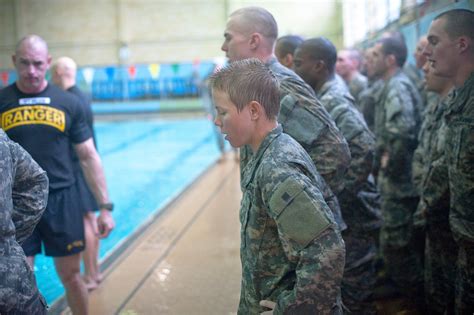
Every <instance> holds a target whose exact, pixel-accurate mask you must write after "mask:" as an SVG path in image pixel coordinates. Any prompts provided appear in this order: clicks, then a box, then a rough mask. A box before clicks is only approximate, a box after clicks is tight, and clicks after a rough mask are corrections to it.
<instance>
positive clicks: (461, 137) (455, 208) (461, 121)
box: [445, 72, 474, 242]
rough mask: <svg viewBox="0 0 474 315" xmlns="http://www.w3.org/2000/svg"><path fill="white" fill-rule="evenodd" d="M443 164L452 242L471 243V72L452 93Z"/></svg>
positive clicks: (473, 221)
mask: <svg viewBox="0 0 474 315" xmlns="http://www.w3.org/2000/svg"><path fill="white" fill-rule="evenodd" d="M446 126H447V129H446V139H449V140H448V141H446V148H445V153H446V161H447V163H448V172H449V189H450V193H451V196H450V197H451V201H450V204H451V209H450V214H449V223H450V226H451V231H452V232H453V234H454V236H455V237H456V238H461V239H465V240H468V241H469V242H474V72H472V73H471V75H470V77H469V78H468V79H467V80H466V82H465V83H464V85H463V86H462V87H460V88H458V89H456V90H455V91H454V96H453V98H452V99H451V101H450V103H449V105H448V109H447V112H446Z"/></svg>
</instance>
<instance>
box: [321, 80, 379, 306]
mask: <svg viewBox="0 0 474 315" xmlns="http://www.w3.org/2000/svg"><path fill="white" fill-rule="evenodd" d="M316 95H317V97H318V98H319V99H320V101H321V103H322V104H323V105H324V107H325V108H326V110H327V111H328V112H329V114H330V115H331V116H332V118H333V119H334V121H335V122H336V125H337V127H338V128H339V129H340V130H341V132H342V133H343V135H344V137H345V138H346V140H347V142H348V143H349V148H350V150H351V157H352V160H351V164H350V167H349V170H348V172H347V174H346V177H345V187H344V190H343V191H342V192H341V193H339V194H338V195H337V198H338V200H339V203H340V205H341V212H342V217H343V219H344V221H345V222H346V223H347V225H348V228H347V230H345V231H344V232H343V233H342V236H343V238H344V241H345V243H346V266H345V270H344V277H343V279H342V299H343V302H344V305H345V306H346V307H348V309H349V310H350V311H351V312H352V313H355V314H375V313H376V310H375V305H373V304H372V302H371V301H370V299H371V296H372V294H373V290H374V286H375V280H376V273H375V266H374V259H375V257H376V253H377V250H376V240H375V239H374V234H375V233H374V231H376V230H378V229H379V228H380V227H381V225H382V215H381V213H380V195H379V194H378V192H377V189H376V187H375V184H374V183H373V181H372V182H371V181H369V176H370V173H371V172H372V164H373V159H374V150H375V138H374V135H373V134H372V132H371V131H370V130H369V128H368V127H367V125H366V123H365V121H364V118H363V117H362V114H361V113H360V112H359V111H358V110H357V109H356V108H355V107H354V99H353V97H352V96H351V95H350V94H349V93H348V91H347V90H346V89H345V87H343V86H341V85H340V84H339V83H338V82H337V81H336V80H329V81H327V82H326V83H324V85H323V86H322V87H321V89H320V90H319V91H317V92H316Z"/></svg>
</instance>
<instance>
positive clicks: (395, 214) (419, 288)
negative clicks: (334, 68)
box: [372, 37, 424, 308]
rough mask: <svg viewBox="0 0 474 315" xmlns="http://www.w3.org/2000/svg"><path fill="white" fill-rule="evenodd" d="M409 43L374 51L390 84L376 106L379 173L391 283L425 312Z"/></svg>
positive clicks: (378, 70) (416, 98)
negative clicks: (416, 215) (407, 63)
mask: <svg viewBox="0 0 474 315" xmlns="http://www.w3.org/2000/svg"><path fill="white" fill-rule="evenodd" d="M406 55H407V50H406V46H405V43H404V42H402V41H400V40H399V39H396V38H393V37H388V38H382V39H380V40H379V41H378V42H377V43H376V44H375V46H374V49H373V50H372V60H373V67H374V72H375V74H376V75H378V76H380V77H381V78H382V79H383V80H384V87H383V91H382V95H381V98H380V100H379V102H378V103H377V104H376V107H375V135H376V137H377V141H376V156H375V163H376V170H378V171H377V173H378V185H379V189H380V192H381V195H382V215H383V218H384V225H383V227H382V230H381V232H380V242H381V249H382V255H383V258H384V264H385V267H386V272H387V276H388V279H390V280H392V281H393V282H394V284H395V287H396V288H397V289H398V290H399V292H400V293H402V294H405V295H406V297H407V298H408V299H415V300H416V304H417V305H418V307H419V308H423V304H424V299H423V298H422V297H423V277H422V276H423V275H422V248H421V247H422V241H423V240H424V237H422V238H421V236H419V235H417V234H416V233H415V231H414V228H413V221H412V216H413V213H414V212H415V210H416V207H417V205H418V200H419V196H418V193H417V191H416V189H415V186H414V185H413V182H412V158H413V152H414V151H415V149H416V146H417V135H418V130H417V114H416V107H417V104H418V103H419V102H421V99H420V95H419V93H418V90H417V89H416V87H415V86H414V85H413V83H412V82H411V81H410V80H409V79H408V78H407V76H406V75H405V74H404V73H403V72H402V71H401V69H402V67H403V64H404V63H405V60H406Z"/></svg>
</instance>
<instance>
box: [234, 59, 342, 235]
mask: <svg viewBox="0 0 474 315" xmlns="http://www.w3.org/2000/svg"><path fill="white" fill-rule="evenodd" d="M267 65H268V67H269V68H270V70H271V71H272V72H273V73H274V74H275V76H276V77H277V79H278V80H279V81H280V100H281V101H280V115H279V116H278V122H279V123H280V124H281V125H282V126H283V131H284V132H285V133H287V134H289V135H290V136H292V137H293V138H294V139H295V140H296V141H298V143H299V144H300V145H301V146H302V147H303V148H304V149H305V150H306V152H308V154H309V156H310V157H311V159H312V160H313V162H314V164H315V165H316V166H317V168H318V172H319V173H320V174H321V176H322V177H323V178H324V180H325V181H326V183H327V184H328V186H329V187H330V188H331V190H332V192H333V193H334V194H338V193H339V192H341V191H342V189H343V188H344V175H345V173H346V171H347V169H348V167H349V163H350V151H349V147H348V145H347V142H346V140H345V139H344V136H343V135H342V133H341V132H340V131H339V129H338V128H337V127H336V125H335V124H334V121H333V119H332V118H331V116H330V115H329V114H328V112H327V111H326V110H325V109H324V107H323V106H322V105H321V103H320V102H319V101H318V100H317V99H316V96H315V94H314V91H313V89H312V88H311V87H310V86H309V85H307V84H306V83H305V82H304V81H303V80H302V79H301V78H300V77H299V76H297V75H296V74H295V73H294V72H293V71H291V70H289V69H288V68H286V67H284V66H282V65H281V64H280V63H279V62H278V61H277V60H276V58H272V59H271V60H270V61H269V63H268V64H267ZM285 96H286V97H285ZM240 156H241V163H240V166H241V171H242V170H243V169H244V168H245V165H246V164H247V163H248V161H249V159H250V158H251V156H252V153H251V150H250V149H249V148H248V147H244V148H242V149H241V151H240ZM325 200H326V203H328V205H329V207H330V208H331V210H332V211H333V213H334V215H335V218H336V221H337V222H338V225H339V226H340V228H341V230H343V229H345V227H346V225H345V223H344V222H343V221H342V218H341V213H340V208H339V204H338V202H337V198H335V197H334V196H332V197H331V196H325Z"/></svg>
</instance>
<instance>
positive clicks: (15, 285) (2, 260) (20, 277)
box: [0, 129, 48, 315]
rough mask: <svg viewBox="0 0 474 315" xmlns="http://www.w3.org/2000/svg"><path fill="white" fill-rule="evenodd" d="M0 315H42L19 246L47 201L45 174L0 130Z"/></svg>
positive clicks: (43, 310) (31, 275)
mask: <svg viewBox="0 0 474 315" xmlns="http://www.w3.org/2000/svg"><path fill="white" fill-rule="evenodd" d="M0 174H1V176H0V204H1V214H0V314H23V315H40V314H41V315H43V314H44V315H45V314H46V313H47V311H46V301H45V300H44V298H43V296H42V295H41V293H40V292H39V291H38V288H37V287H36V280H35V275H34V273H33V271H32V270H31V268H30V266H29V265H28V262H27V261H26V256H25V253H24V252H23V250H22V249H21V246H20V245H21V243H23V241H24V240H25V239H26V238H27V237H28V236H30V235H31V233H32V232H33V230H34V228H35V226H36V224H37V223H38V222H39V220H40V218H41V215H42V214H43V212H44V209H45V208H46V203H47V200H48V177H47V176H46V172H45V171H43V169H41V167H39V165H38V164H37V163H36V162H35V161H34V160H33V159H32V157H31V156H30V155H29V154H28V153H27V152H26V151H25V150H24V149H23V148H22V147H21V146H20V145H18V144H17V143H15V142H13V141H11V140H10V139H9V138H8V137H7V135H6V134H5V132H4V131H3V130H2V129H0Z"/></svg>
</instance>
